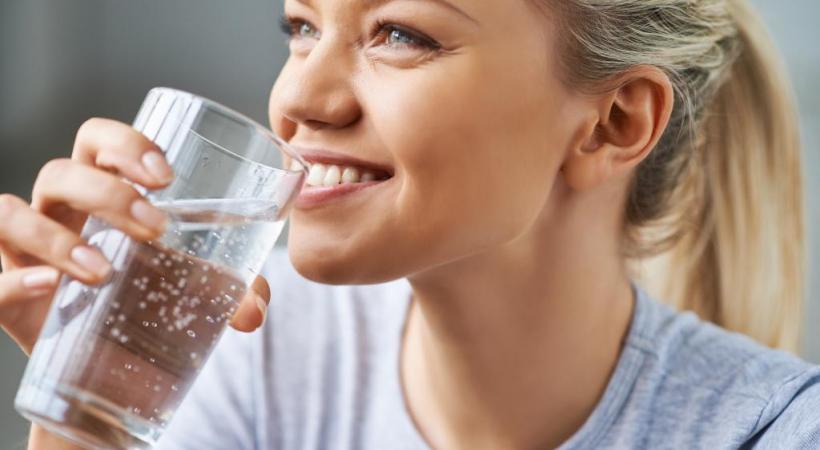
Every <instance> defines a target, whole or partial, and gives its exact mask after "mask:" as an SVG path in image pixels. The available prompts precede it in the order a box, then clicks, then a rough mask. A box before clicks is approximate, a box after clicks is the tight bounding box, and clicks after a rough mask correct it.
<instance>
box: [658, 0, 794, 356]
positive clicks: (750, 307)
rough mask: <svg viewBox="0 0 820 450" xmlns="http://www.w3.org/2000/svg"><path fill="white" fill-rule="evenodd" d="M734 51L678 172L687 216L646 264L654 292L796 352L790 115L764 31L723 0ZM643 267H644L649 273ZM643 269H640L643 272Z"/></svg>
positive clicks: (737, 2)
mask: <svg viewBox="0 0 820 450" xmlns="http://www.w3.org/2000/svg"><path fill="white" fill-rule="evenodd" d="M729 11H730V13H731V16H732V17H733V18H734V21H735V23H736V27H737V37H736V39H737V41H738V48H737V51H738V52H737V55H736V58H735V59H734V62H732V63H731V65H730V66H729V67H728V68H727V69H726V72H725V78H724V80H723V81H722V83H721V84H720V85H719V87H718V88H717V91H716V92H715V93H714V96H713V98H712V100H711V101H710V102H709V104H707V105H706V106H705V109H704V112H703V116H702V119H701V121H700V124H699V125H698V126H697V131H696V133H697V134H696V137H695V140H694V143H693V151H694V154H693V155H692V157H693V164H692V165H690V169H691V170H689V171H688V172H687V173H685V174H684V175H683V178H684V179H683V180H682V184H683V185H687V186H689V189H688V191H689V192H690V193H694V194H693V195H690V198H689V200H688V201H687V203H685V204H679V205H673V208H677V209H684V208H686V209H689V211H690V214H692V215H690V216H689V217H692V218H693V220H691V221H690V223H689V224H687V225H684V226H683V229H682V233H681V236H680V238H679V239H678V240H677V241H676V242H675V244H673V245H672V246H671V248H670V249H668V250H667V251H666V252H664V253H663V254H661V255H660V256H659V257H658V258H656V259H654V260H653V262H651V263H650V265H651V264H655V265H656V267H655V268H654V270H652V271H651V272H653V273H654V274H655V275H658V274H659V273H658V269H661V270H663V273H664V274H665V276H662V277H661V282H660V283H655V288H654V289H657V290H658V292H653V294H654V295H658V296H659V297H660V298H665V299H667V300H670V301H671V302H672V303H674V304H675V305H676V306H678V307H679V308H681V309H688V310H693V311H695V312H697V313H698V314H699V315H700V316H701V317H702V318H704V319H706V320H710V321H712V322H715V323H716V324H718V325H720V326H723V327H724V328H727V329H729V330H732V331H737V332H741V333H744V334H747V335H749V336H751V337H753V338H755V339H756V340H758V341H759V342H761V343H763V344H765V345H768V346H770V347H774V348H780V349H783V350H787V351H792V352H797V351H798V350H799V338H800V336H799V330H800V322H801V305H802V298H803V291H804V284H803V283H804V242H803V241H804V223H803V203H802V201H803V200H802V176H801V164H800V143H799V132H798V119H797V115H796V113H795V108H794V105H793V100H792V96H791V92H790V89H789V83H788V81H787V77H786V75H785V71H784V70H783V65H782V63H781V61H780V60H779V58H778V55H777V52H776V51H775V49H774V47H773V45H772V43H771V40H770V39H769V36H768V33H767V32H766V30H765V28H764V26H763V24H762V23H761V21H760V20H759V18H758V16H757V14H756V13H755V12H754V11H753V10H752V9H751V8H750V7H749V6H748V4H747V2H746V1H745V0H733V1H729ZM647 273H648V272H647ZM645 274H646V273H645Z"/></svg>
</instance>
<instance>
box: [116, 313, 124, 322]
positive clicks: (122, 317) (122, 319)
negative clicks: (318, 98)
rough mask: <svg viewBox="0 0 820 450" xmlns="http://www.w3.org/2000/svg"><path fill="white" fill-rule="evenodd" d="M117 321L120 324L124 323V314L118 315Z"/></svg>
mask: <svg viewBox="0 0 820 450" xmlns="http://www.w3.org/2000/svg"><path fill="white" fill-rule="evenodd" d="M117 320H119V321H120V322H125V314H120V315H119V316H117Z"/></svg>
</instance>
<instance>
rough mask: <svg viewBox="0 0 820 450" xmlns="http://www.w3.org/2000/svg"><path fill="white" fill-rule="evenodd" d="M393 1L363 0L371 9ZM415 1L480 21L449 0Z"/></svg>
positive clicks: (304, 1)
mask: <svg viewBox="0 0 820 450" xmlns="http://www.w3.org/2000/svg"><path fill="white" fill-rule="evenodd" d="M296 1H297V2H299V3H301V4H303V5H307V6H313V5H312V3H313V0H296ZM391 1H395V0H363V2H364V4H365V6H367V7H368V8H371V9H372V8H375V7H377V6H381V5H383V4H385V3H389V2H391ZM413 1H415V2H428V3H436V4H438V5H441V6H443V7H445V8H447V9H449V10H450V11H453V12H455V13H457V14H459V15H461V16H462V17H464V18H466V19H468V20H470V21H472V22H473V23H478V21H476V20H475V19H473V17H472V16H470V15H469V14H467V13H466V12H464V11H463V10H462V9H461V8H459V7H458V6H456V5H454V4H452V3H450V2H449V1H447V0H413Z"/></svg>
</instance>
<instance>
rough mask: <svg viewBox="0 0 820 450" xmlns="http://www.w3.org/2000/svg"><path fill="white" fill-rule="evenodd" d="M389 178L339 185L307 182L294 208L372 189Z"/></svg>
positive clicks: (322, 203) (304, 207) (326, 201)
mask: <svg viewBox="0 0 820 450" xmlns="http://www.w3.org/2000/svg"><path fill="white" fill-rule="evenodd" d="M389 180H390V179H388V180H378V181H368V182H365V183H349V184H340V185H337V186H329V187H323V186H310V185H307V184H305V185H304V187H303V188H302V191H301V192H300V193H299V196H298V197H296V202H295V203H294V205H293V206H294V208H296V209H303V210H304V209H311V208H317V207H319V206H322V205H324V204H326V203H330V202H332V201H333V200H337V199H340V198H344V197H347V196H350V195H352V194H355V193H357V192H362V191H368V190H370V191H372V190H373V188H374V187H375V186H380V185H383V184H384V183H385V182H387V181H389Z"/></svg>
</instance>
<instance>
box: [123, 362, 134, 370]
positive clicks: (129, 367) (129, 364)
mask: <svg viewBox="0 0 820 450" xmlns="http://www.w3.org/2000/svg"><path fill="white" fill-rule="evenodd" d="M123 367H125V370H131V368H132V367H133V366H132V365H131V363H125V364H124V365H123Z"/></svg>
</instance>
